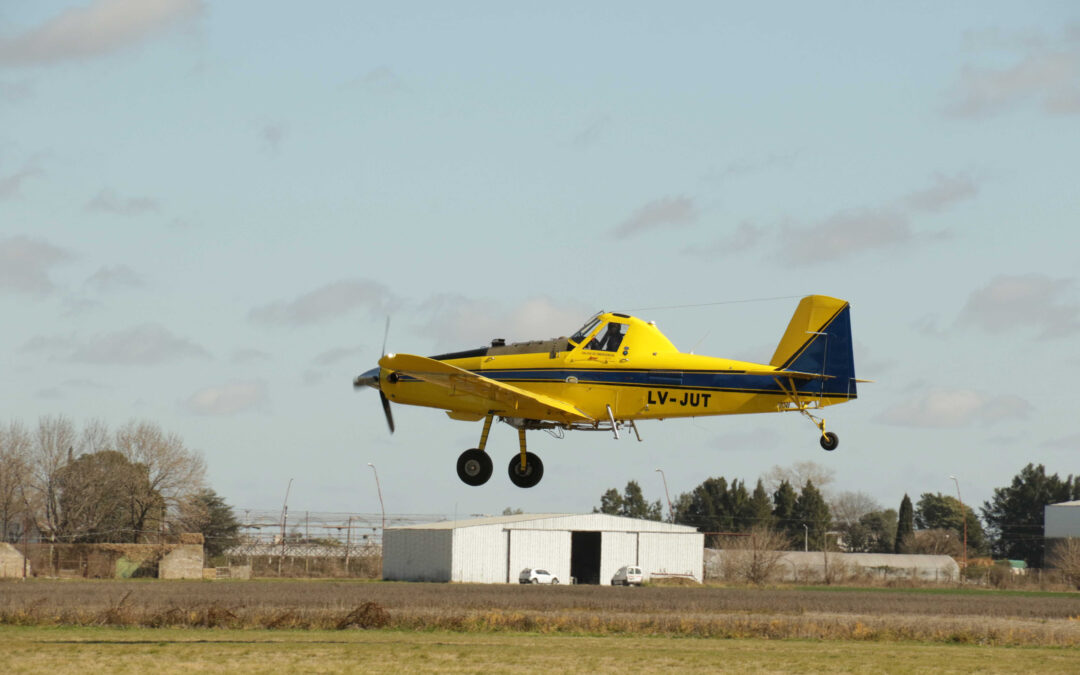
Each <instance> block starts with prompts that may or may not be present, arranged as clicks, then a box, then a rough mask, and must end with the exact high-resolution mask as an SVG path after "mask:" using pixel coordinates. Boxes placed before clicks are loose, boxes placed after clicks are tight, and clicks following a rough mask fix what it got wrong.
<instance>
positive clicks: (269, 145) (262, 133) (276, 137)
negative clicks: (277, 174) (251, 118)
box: [259, 122, 289, 153]
mask: <svg viewBox="0 0 1080 675" xmlns="http://www.w3.org/2000/svg"><path fill="white" fill-rule="evenodd" d="M288 135H289V125H287V124H284V123H282V122H273V123H271V124H265V125H263V126H262V127H261V128H260V129H259V140H260V141H261V142H262V144H263V148H265V149H266V150H267V151H268V152H271V153H276V152H277V151H278V150H279V149H280V148H281V144H282V142H283V141H284V140H285V138H286V137H287V136H288Z"/></svg>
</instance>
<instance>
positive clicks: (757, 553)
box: [720, 525, 790, 586]
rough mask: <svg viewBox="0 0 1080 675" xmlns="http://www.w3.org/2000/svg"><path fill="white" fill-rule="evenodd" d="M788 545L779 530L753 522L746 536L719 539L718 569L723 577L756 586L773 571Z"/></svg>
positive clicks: (776, 570)
mask: <svg viewBox="0 0 1080 675" xmlns="http://www.w3.org/2000/svg"><path fill="white" fill-rule="evenodd" d="M789 547H790V542H788V540H787V537H786V536H784V534H783V533H781V532H777V531H776V530H772V529H769V528H768V527H765V526H763V525H755V526H754V527H751V528H750V529H749V530H748V531H747V534H746V536H740V537H726V538H725V539H724V540H723V542H722V548H723V553H722V554H721V555H722V556H723V557H722V559H721V560H722V562H721V567H720V569H721V571H722V572H723V575H724V578H725V579H728V580H732V581H742V582H746V583H751V584H755V585H758V586H760V585H762V584H765V583H767V582H768V581H770V580H772V579H773V578H774V577H775V576H776V575H777V573H778V572H779V570H780V563H781V560H782V558H783V557H784V551H785V550H787V549H788V548H789Z"/></svg>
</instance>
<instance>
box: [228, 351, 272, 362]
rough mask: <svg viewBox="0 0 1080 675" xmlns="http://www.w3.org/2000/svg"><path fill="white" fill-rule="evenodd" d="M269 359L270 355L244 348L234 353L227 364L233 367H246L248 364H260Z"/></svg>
mask: <svg viewBox="0 0 1080 675" xmlns="http://www.w3.org/2000/svg"><path fill="white" fill-rule="evenodd" d="M270 359H271V357H270V355H269V354H267V353H266V352H264V351H262V350H261V349H254V348H244V349H237V350H236V351H234V352H233V353H232V356H230V357H229V362H230V363H232V364H234V365H247V364H249V363H262V362H264V361H269V360H270Z"/></svg>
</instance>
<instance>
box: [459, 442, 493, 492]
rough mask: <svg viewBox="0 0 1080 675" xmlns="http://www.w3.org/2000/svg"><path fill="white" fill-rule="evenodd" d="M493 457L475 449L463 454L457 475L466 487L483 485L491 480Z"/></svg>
mask: <svg viewBox="0 0 1080 675" xmlns="http://www.w3.org/2000/svg"><path fill="white" fill-rule="evenodd" d="M492 468H493V465H492V463H491V456H490V455H488V454H487V453H486V452H484V451H483V450H478V449H476V448H473V449H471V450H466V451H465V452H463V453H461V456H460V457H458V460H457V475H458V478H460V479H461V481H462V482H463V483H465V484H466V485H473V486H475V485H483V484H484V483H486V482H488V478H491V471H492Z"/></svg>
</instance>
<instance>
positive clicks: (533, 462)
mask: <svg viewBox="0 0 1080 675" xmlns="http://www.w3.org/2000/svg"><path fill="white" fill-rule="evenodd" d="M508 473H509V474H510V482H511V483H513V484H514V485H516V486H518V487H520V488H531V487H532V486H534V485H536V484H537V483H539V482H540V479H541V478H543V477H544V463H543V462H541V461H540V458H539V457H537V456H536V455H534V454H532V453H531V452H526V453H525V469H524V470H522V468H521V455H514V458H513V459H511V460H510V466H509V468H508Z"/></svg>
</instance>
